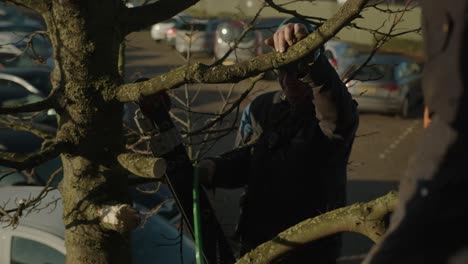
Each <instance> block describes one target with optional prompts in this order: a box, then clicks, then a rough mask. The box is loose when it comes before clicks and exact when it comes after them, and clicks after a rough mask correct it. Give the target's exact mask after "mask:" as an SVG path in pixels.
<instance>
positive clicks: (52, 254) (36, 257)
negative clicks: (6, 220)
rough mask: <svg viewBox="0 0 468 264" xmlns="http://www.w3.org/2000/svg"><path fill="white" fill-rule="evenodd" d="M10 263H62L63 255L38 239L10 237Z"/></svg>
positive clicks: (63, 260) (63, 261)
mask: <svg viewBox="0 0 468 264" xmlns="http://www.w3.org/2000/svg"><path fill="white" fill-rule="evenodd" d="M10 253H11V262H10V263H11V264H42V263H44V264H45V263H47V264H62V263H65V255H63V254H62V253H60V252H59V251H57V250H55V249H54V248H51V247H49V246H47V245H45V244H43V243H40V242H38V241H34V240H30V239H27V238H23V237H17V236H14V237H12V240H11V252H10Z"/></svg>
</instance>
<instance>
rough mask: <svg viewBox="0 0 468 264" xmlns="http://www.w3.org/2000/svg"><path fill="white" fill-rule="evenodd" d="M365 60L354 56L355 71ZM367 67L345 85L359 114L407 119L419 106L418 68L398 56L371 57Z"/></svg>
mask: <svg viewBox="0 0 468 264" xmlns="http://www.w3.org/2000/svg"><path fill="white" fill-rule="evenodd" d="M367 58H368V55H367V54H364V55H360V56H358V58H357V60H356V62H355V65H356V66H355V67H358V65H361V64H362V63H363V62H364V61H365V60H366V59H367ZM367 65H368V66H366V67H364V68H362V69H361V70H360V71H359V72H357V74H356V75H355V76H354V78H353V80H351V81H350V82H348V83H347V86H348V89H349V92H350V93H351V95H352V96H353V98H354V99H355V100H356V101H357V102H358V104H359V106H358V108H359V109H360V110H362V111H371V112H382V113H394V114H400V115H401V116H402V117H408V116H409V115H410V114H411V113H412V111H413V110H414V108H415V107H417V106H420V105H422V100H423V98H422V90H421V74H422V64H420V63H418V62H417V61H415V60H414V59H412V58H410V57H407V56H403V55H399V54H375V55H374V56H373V57H372V59H371V60H370V61H369V63H368V64H367Z"/></svg>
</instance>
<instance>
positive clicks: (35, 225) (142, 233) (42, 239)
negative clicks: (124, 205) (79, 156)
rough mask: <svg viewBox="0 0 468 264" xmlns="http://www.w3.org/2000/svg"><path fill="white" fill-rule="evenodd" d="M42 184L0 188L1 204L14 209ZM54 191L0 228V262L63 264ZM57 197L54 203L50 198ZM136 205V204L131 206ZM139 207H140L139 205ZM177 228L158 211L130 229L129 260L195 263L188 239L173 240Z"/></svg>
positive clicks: (60, 223) (60, 208)
mask: <svg viewBox="0 0 468 264" xmlns="http://www.w3.org/2000/svg"><path fill="white" fill-rule="evenodd" d="M42 188H43V187H42V186H5V187H0V201H1V202H2V206H3V205H4V204H5V203H6V205H5V206H4V207H6V209H8V208H16V203H17V202H18V201H19V200H20V199H28V198H30V197H36V196H37V195H38V193H39V192H40V191H41V190H42ZM60 197H61V196H60V193H59V192H58V191H57V190H53V191H50V192H49V193H48V194H47V196H46V197H45V198H44V200H43V201H42V203H41V204H42V205H47V204H49V203H52V204H53V205H52V206H49V207H47V208H43V209H41V210H33V211H31V212H29V213H28V214H26V215H24V216H23V217H21V218H20V221H19V225H18V226H17V227H16V228H12V227H4V226H5V223H2V224H3V225H2V227H0V228H1V229H0V230H1V231H0V263H50V264H61V263H65V254H66V249H65V240H64V233H65V226H64V224H63V221H62V214H63V205H62V202H61V200H60V199H59V198H60ZM57 199H59V200H58V201H57V202H55V203H54V202H53V201H54V200H57ZM135 207H136V208H139V207H138V205H136V206H135ZM140 208H141V207H140ZM179 235H180V234H179V231H178V230H177V229H176V228H175V227H174V226H173V225H171V224H170V223H169V222H168V221H167V220H166V219H165V218H163V217H161V216H159V215H158V214H156V215H153V216H151V217H150V218H149V219H148V220H147V221H146V223H145V224H144V225H142V226H139V227H137V228H136V229H135V230H134V231H133V232H132V241H131V244H132V263H138V264H139V263H182V262H181V259H182V258H181V256H180V250H181V249H182V252H183V260H184V261H183V263H195V253H194V252H195V251H194V244H193V242H192V240H190V239H188V238H187V237H185V236H184V237H183V238H182V240H180V243H182V244H180V243H177V242H175V241H174V238H177V237H178V236H179Z"/></svg>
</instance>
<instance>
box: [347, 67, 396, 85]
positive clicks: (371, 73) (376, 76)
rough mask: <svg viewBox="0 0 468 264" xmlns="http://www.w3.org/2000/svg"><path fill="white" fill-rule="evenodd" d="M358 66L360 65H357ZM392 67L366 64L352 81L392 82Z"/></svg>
mask: <svg viewBox="0 0 468 264" xmlns="http://www.w3.org/2000/svg"><path fill="white" fill-rule="evenodd" d="M359 65H360V64H359ZM393 68H394V66H393V65H390V64H368V65H366V66H365V67H363V68H362V69H361V70H359V72H358V73H357V74H356V76H355V77H354V79H356V80H361V81H377V80H379V81H390V80H393V76H394V74H393Z"/></svg>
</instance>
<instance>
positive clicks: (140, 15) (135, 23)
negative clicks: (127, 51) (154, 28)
mask: <svg viewBox="0 0 468 264" xmlns="http://www.w3.org/2000/svg"><path fill="white" fill-rule="evenodd" d="M198 1H199V0H159V1H157V2H155V3H152V4H149V5H144V6H140V7H135V8H125V9H123V12H122V14H121V15H120V16H121V17H122V19H121V22H122V25H123V27H124V32H125V35H127V34H129V33H132V32H134V31H138V30H142V29H144V28H146V27H149V26H151V25H153V24H156V23H158V22H161V21H164V20H166V19H169V18H171V17H173V16H174V15H176V14H178V13H180V12H181V11H183V10H185V9H187V8H189V7H191V6H192V5H194V4H196V3H198Z"/></svg>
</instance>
